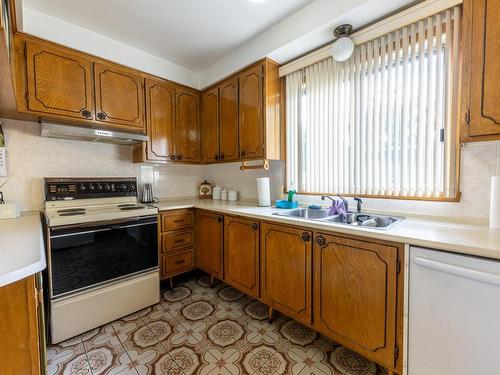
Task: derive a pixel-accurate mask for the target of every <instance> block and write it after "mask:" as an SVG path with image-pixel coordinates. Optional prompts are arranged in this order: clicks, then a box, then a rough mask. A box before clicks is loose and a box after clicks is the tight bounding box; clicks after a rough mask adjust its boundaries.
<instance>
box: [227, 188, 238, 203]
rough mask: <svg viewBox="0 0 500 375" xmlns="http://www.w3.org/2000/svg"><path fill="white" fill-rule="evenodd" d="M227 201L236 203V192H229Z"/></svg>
mask: <svg viewBox="0 0 500 375" xmlns="http://www.w3.org/2000/svg"><path fill="white" fill-rule="evenodd" d="M227 200H228V201H230V202H236V201H237V200H238V192H237V191H236V190H229V191H228V193H227Z"/></svg>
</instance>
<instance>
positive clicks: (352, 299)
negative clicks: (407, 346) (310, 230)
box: [313, 234, 398, 367]
mask: <svg viewBox="0 0 500 375" xmlns="http://www.w3.org/2000/svg"><path fill="white" fill-rule="evenodd" d="M397 260H398V248H397V246H389V245H382V244H378V243H371V242H365V241H358V240H354V239H349V238H343V237H336V236H331V235H326V234H319V235H316V241H315V245H314V288H313V289H314V317H315V318H314V328H315V329H317V330H318V331H320V332H322V333H324V334H325V335H327V336H328V337H330V338H332V339H334V340H335V339H336V340H339V341H340V342H342V343H343V344H344V345H346V346H348V347H350V348H351V349H353V350H355V351H357V352H358V353H360V354H362V355H366V356H368V357H369V358H371V359H373V360H375V361H378V362H379V363H383V364H385V365H387V366H388V367H394V360H395V356H394V354H395V345H396V344H395V340H396V303H397Z"/></svg>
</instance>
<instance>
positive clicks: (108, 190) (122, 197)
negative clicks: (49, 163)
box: [45, 178, 158, 227]
mask: <svg viewBox="0 0 500 375" xmlns="http://www.w3.org/2000/svg"><path fill="white" fill-rule="evenodd" d="M45 197H46V199H45V216H46V219H47V223H48V225H49V226H50V227H54V226H61V225H74V224H80V223H92V222H103V221H112V220H119V219H126V218H133V217H140V216H149V215H157V214H158V209H157V208H156V207H154V206H150V205H147V204H141V203H139V202H138V200H137V182H136V179H135V178H46V179H45Z"/></svg>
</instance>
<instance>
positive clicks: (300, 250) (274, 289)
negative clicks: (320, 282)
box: [260, 223, 312, 324]
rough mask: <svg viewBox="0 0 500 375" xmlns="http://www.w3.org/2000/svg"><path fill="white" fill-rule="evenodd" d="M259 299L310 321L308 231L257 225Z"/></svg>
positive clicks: (294, 316)
mask: <svg viewBox="0 0 500 375" xmlns="http://www.w3.org/2000/svg"><path fill="white" fill-rule="evenodd" d="M260 243H261V272H260V277H261V293H262V300H263V301H264V302H265V303H267V304H269V305H270V306H271V307H273V308H276V309H277V310H279V311H281V312H283V313H284V314H286V315H288V316H290V317H291V318H293V319H296V320H298V321H301V322H304V323H306V324H311V323H312V298H311V294H312V232H310V231H307V230H303V229H300V228H291V227H286V226H283V225H274V224H267V223H264V224H262V226H261V241H260Z"/></svg>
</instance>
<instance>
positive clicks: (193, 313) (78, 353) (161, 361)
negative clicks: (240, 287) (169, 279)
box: [48, 272, 383, 375]
mask: <svg viewBox="0 0 500 375" xmlns="http://www.w3.org/2000/svg"><path fill="white" fill-rule="evenodd" d="M209 283H210V278H209V277H208V276H206V275H204V274H201V273H199V272H194V273H191V274H188V275H186V276H184V277H182V278H179V279H178V280H176V283H175V288H174V289H173V290H166V291H164V292H163V293H162V299H161V302H160V303H159V304H157V305H155V306H152V307H149V308H147V309H144V310H142V311H139V312H137V313H135V314H132V315H129V316H127V317H124V318H122V319H119V320H116V321H114V322H112V323H110V324H107V325H105V326H103V327H100V328H97V329H95V330H93V331H90V332H87V333H84V334H82V335H80V336H78V337H75V338H73V339H70V340H68V341H65V342H63V343H60V344H59V345H54V346H50V347H49V348H48V374H49V375H53V374H78V375H87V374H88V375H101V374H102V375H104V374H109V375H118V374H120V375H127V374H130V375H131V374H133V375H146V374H157V375H163V374H165V375H167V374H169V375H170V374H175V375H184V374H185V375H191V374H210V375H217V374H227V375H236V374H241V375H243V374H255V375H275V374H276V375H278V374H300V375H308V374H316V375H320V374H333V375H341V374H342V375H376V374H381V373H383V372H382V371H383V370H382V369H379V368H377V366H376V365H375V364H373V363H371V362H369V361H367V360H366V359H364V358H363V357H361V356H359V355H358V354H356V353H354V352H352V351H350V350H348V349H346V348H344V347H342V346H340V345H338V344H336V343H334V342H332V341H330V340H328V339H327V338H325V337H324V336H322V335H319V334H317V333H316V332H314V331H312V330H310V329H309V328H307V327H305V326H303V325H301V324H300V323H297V322H296V321H294V320H291V319H289V318H287V317H285V316H284V315H281V314H279V313H277V315H276V319H274V320H273V322H272V323H271V324H270V323H269V322H268V319H267V315H268V309H267V306H266V305H263V304H262V303H260V302H258V301H256V300H253V299H251V298H249V297H247V296H246V295H244V294H243V293H241V292H239V291H237V290H236V289H233V288H231V287H229V286H228V285H226V284H224V283H222V282H219V283H217V284H215V285H214V286H210V285H209Z"/></svg>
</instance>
